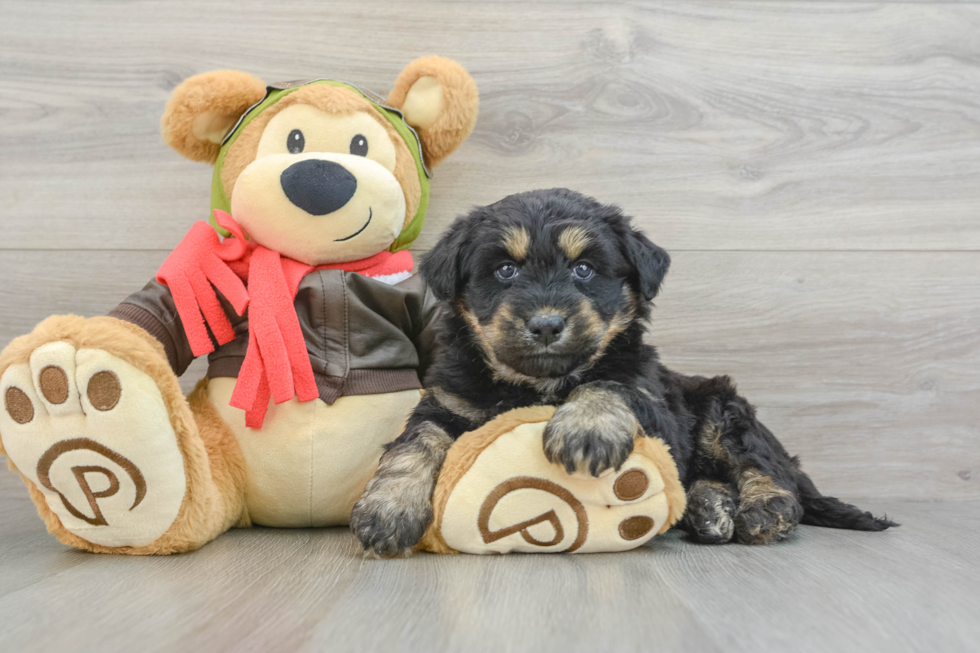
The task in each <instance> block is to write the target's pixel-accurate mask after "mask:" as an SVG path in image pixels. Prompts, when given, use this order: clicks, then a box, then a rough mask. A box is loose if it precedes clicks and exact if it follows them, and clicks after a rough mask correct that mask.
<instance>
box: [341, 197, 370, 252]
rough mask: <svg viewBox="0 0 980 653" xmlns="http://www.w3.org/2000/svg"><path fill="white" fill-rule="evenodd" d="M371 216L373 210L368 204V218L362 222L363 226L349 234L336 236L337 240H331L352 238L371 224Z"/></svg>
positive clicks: (342, 240)
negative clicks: (342, 236)
mask: <svg viewBox="0 0 980 653" xmlns="http://www.w3.org/2000/svg"><path fill="white" fill-rule="evenodd" d="M372 216H374V211H373V210H372V209H371V207H370V206H369V207H368V219H367V222H365V223H364V226H363V227H361V228H360V229H358V230H357V231H355V232H354V233H352V234H351V235H350V236H347V237H345V238H338V239H337V240H335V241H333V242H335V243H342V242H344V241H345V240H350V239H351V238H353V237H354V236H356V235H357V234H359V233H361V232H362V231H364V230H365V229H367V227H368V225H369V224H371V217H372Z"/></svg>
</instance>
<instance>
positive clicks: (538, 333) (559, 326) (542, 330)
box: [527, 314, 565, 347]
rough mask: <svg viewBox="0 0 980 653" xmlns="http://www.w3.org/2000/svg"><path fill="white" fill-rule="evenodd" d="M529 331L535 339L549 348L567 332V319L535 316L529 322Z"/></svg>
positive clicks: (551, 315)
mask: <svg viewBox="0 0 980 653" xmlns="http://www.w3.org/2000/svg"><path fill="white" fill-rule="evenodd" d="M527 330H528V331H530V332H531V335H532V336H534V339H535V340H537V341H538V342H540V343H541V344H542V345H544V346H545V347H547V346H548V345H550V344H551V343H553V342H555V341H556V340H558V339H559V338H561V334H562V332H563V331H564V330H565V318H563V317H561V316H560V315H554V314H550V315H535V316H534V317H532V318H531V319H530V320H528V321H527Z"/></svg>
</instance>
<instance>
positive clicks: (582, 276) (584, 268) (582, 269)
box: [572, 263, 595, 281]
mask: <svg viewBox="0 0 980 653" xmlns="http://www.w3.org/2000/svg"><path fill="white" fill-rule="evenodd" d="M572 274H573V275H575V278H576V279H578V280H579V281H588V280H589V279H591V278H592V275H594V274H595V269H594V268H593V267H592V266H591V265H589V264H588V263H576V264H575V267H574V268H572Z"/></svg>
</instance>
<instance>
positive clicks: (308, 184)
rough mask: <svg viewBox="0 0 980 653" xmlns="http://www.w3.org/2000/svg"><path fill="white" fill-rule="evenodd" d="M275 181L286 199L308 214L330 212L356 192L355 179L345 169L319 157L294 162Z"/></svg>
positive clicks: (345, 202) (347, 200)
mask: <svg viewBox="0 0 980 653" xmlns="http://www.w3.org/2000/svg"><path fill="white" fill-rule="evenodd" d="M279 182H280V183H281V184H282V190H283V191H284V192H285V193H286V197H288V198H289V201H290V202H292V203H293V204H295V205H296V206H298V207H299V208H301V209H303V210H304V211H306V212H307V213H309V214H311V215H326V214H328V213H333V212H334V211H336V210H337V209H339V208H340V207H342V206H343V205H344V204H347V202H349V201H350V198H352V197H354V193H355V192H356V191H357V178H356V177H355V176H354V175H352V174H351V173H350V171H349V170H347V168H345V167H344V166H342V165H340V164H339V163H334V162H333V161H323V160H321V159H307V160H306V161H300V162H299V163H294V164H293V165H291V166H289V167H288V168H286V169H285V170H283V171H282V176H280V177H279Z"/></svg>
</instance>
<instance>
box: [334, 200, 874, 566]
mask: <svg viewBox="0 0 980 653" xmlns="http://www.w3.org/2000/svg"><path fill="white" fill-rule="evenodd" d="M669 264H670V257H669V256H668V255H667V252H665V251H664V250H662V249H661V248H659V247H657V246H656V245H654V244H653V243H652V242H650V241H649V240H648V239H647V238H646V236H644V235H643V234H642V233H640V232H639V231H637V230H635V229H633V228H632V227H631V226H630V223H629V218H627V217H626V216H624V215H623V214H622V212H621V211H620V210H619V209H618V208H617V207H615V206H607V205H603V204H600V203H599V202H597V201H595V200H593V199H591V198H588V197H585V196H583V195H580V194H578V193H575V192H573V191H569V190H564V189H558V190H543V191H534V192H529V193H522V194H519V195H512V196H510V197H507V198H505V199H503V200H501V201H499V202H497V203H496V204H492V205H490V206H487V207H482V208H478V209H476V210H474V211H473V212H472V213H470V214H469V215H468V216H465V217H461V218H459V219H457V220H456V221H455V223H453V225H452V227H451V228H450V229H449V231H448V232H447V233H446V234H445V235H444V236H443V238H442V239H441V240H440V241H439V243H438V244H437V245H436V247H435V248H434V249H433V250H432V251H431V252H429V254H428V255H427V256H426V257H425V259H424V260H423V262H422V267H421V273H422V275H423V276H424V277H425V279H426V281H427V282H428V283H429V285H430V286H431V288H432V290H433V292H434V293H435V294H436V295H437V296H438V297H439V299H441V300H444V301H445V302H448V304H449V306H450V307H451V310H449V311H446V313H447V316H446V318H445V319H446V323H445V325H444V326H445V328H444V333H443V346H444V348H443V350H442V353H441V354H440V355H439V356H438V357H437V359H436V362H435V363H434V364H433V366H432V368H431V369H430V371H429V373H428V375H427V377H426V381H427V382H426V387H427V388H428V390H427V393H426V395H425V397H424V398H423V399H422V401H421V403H419V405H418V407H417V408H416V409H415V411H414V413H413V414H412V416H411V418H410V420H409V422H408V425H407V427H406V429H405V432H404V433H402V435H401V436H400V437H399V438H398V439H397V440H395V442H393V443H392V444H390V445H388V448H387V450H386V451H385V453H384V455H383V456H382V458H381V464H380V467H379V469H378V472H377V475H376V476H375V477H374V479H372V480H371V482H370V483H369V484H368V486H367V489H366V490H365V492H364V495H363V496H362V497H361V499H360V501H359V502H358V503H357V505H355V506H354V510H353V513H352V515H351V527H352V528H353V530H354V533H355V534H356V535H357V537H358V538H359V539H360V541H361V543H362V544H363V545H364V547H365V548H366V549H368V550H371V551H373V552H375V553H377V554H378V555H381V556H392V555H397V554H400V553H403V552H405V551H406V550H408V549H409V548H410V547H412V546H413V545H415V544H416V543H417V542H418V541H419V539H420V538H421V537H422V534H423V533H424V531H425V529H426V527H428V525H429V522H430V521H431V519H432V508H431V500H432V492H433V488H434V486H435V483H436V479H437V477H438V475H439V470H440V467H441V465H442V462H443V459H444V457H445V454H446V451H447V449H448V448H449V447H450V445H451V444H452V443H453V441H454V440H455V439H456V438H458V437H459V436H460V435H461V434H463V433H464V432H466V431H470V430H473V429H475V428H477V427H479V426H480V425H481V424H483V423H485V422H487V421H489V420H490V419H492V418H493V417H495V416H496V415H498V414H500V413H503V412H505V411H508V410H510V409H512V408H517V407H520V406H530V405H535V404H553V405H558V406H559V408H558V410H557V412H556V413H555V416H554V418H553V419H552V420H551V421H550V422H549V424H548V426H547V429H546V431H545V434H544V446H545V453H546V455H547V457H548V459H549V460H551V461H552V462H554V463H557V464H560V465H563V466H564V467H565V468H566V469H568V470H569V471H570V472H571V471H574V470H581V471H587V472H588V473H591V474H593V475H596V476H598V475H599V474H600V473H601V472H603V471H605V470H606V469H609V468H616V467H618V466H620V465H621V464H622V463H623V462H624V461H625V460H626V458H627V456H629V454H630V453H631V451H632V449H633V435H632V434H633V433H634V431H635V425H636V424H637V423H639V425H640V426H642V427H643V430H644V432H645V433H647V434H650V435H657V436H658V437H660V438H662V439H663V440H664V441H665V442H666V443H667V444H668V445H670V449H671V453H672V454H673V456H674V458H675V460H676V463H677V467H678V470H679V471H680V476H681V480H682V481H683V483H684V486H685V488H686V489H687V492H688V508H687V513H686V515H685V517H684V520H683V526H684V528H685V529H686V530H687V531H688V532H689V533H690V534H691V535H692V537H693V538H694V539H695V540H697V541H700V542H712V543H722V542H728V541H731V540H733V539H734V540H737V541H739V542H745V543H751V544H766V543H768V542H772V541H775V540H780V539H782V538H784V537H786V535H787V534H788V533H790V531H792V530H793V528H794V527H795V526H796V525H797V524H798V523H800V522H802V523H804V524H813V525H817V526H830V527H835V528H849V529H855V530H872V531H880V530H884V529H886V528H888V527H889V526H891V525H893V524H892V522H890V521H888V520H887V519H880V518H876V517H874V516H872V515H871V514H870V513H866V512H862V511H861V510H859V509H857V508H856V507H854V506H852V505H849V504H846V503H843V502H841V501H839V500H837V499H835V498H832V497H824V496H821V494H820V493H819V492H818V491H817V489H816V487H814V485H813V482H812V481H811V480H810V478H809V477H808V476H807V475H806V474H804V473H803V472H802V471H801V470H800V465H799V461H798V460H797V459H796V458H791V457H790V456H789V454H787V453H786V450H785V449H784V448H783V447H782V445H781V444H780V443H779V442H778V441H777V440H776V438H775V436H773V434H772V433H771V432H770V431H769V430H768V429H767V428H766V427H765V426H763V425H762V424H761V423H760V422H759V421H758V420H757V419H756V417H755V411H754V410H753V408H752V406H751V405H750V404H749V403H748V402H747V401H746V400H745V399H743V398H742V397H740V396H739V395H738V394H737V393H736V391H735V386H734V385H733V384H732V382H731V381H730V380H729V379H728V377H715V378H710V379H709V378H704V377H698V376H685V375H682V374H678V373H676V372H672V371H670V370H668V369H667V368H665V367H664V366H663V365H661V364H660V362H659V361H658V358H657V352H656V350H655V349H654V348H653V347H651V346H650V345H647V344H644V342H643V336H644V333H645V331H646V325H645V323H646V321H647V319H648V317H649V315H650V308H651V300H652V299H653V298H654V297H655V296H656V294H657V292H658V290H659V288H660V284H661V282H662V281H663V278H664V275H665V273H666V272H667V267H668V266H669Z"/></svg>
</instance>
